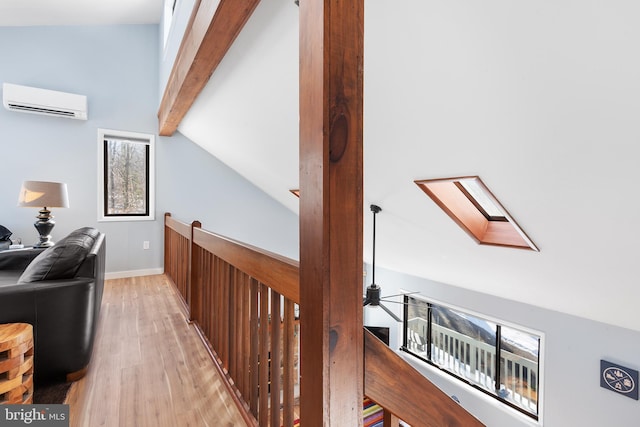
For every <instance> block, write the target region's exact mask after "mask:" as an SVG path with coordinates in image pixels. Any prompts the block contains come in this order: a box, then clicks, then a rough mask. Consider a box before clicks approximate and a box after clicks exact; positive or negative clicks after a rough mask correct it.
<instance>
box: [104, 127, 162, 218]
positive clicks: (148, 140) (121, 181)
mask: <svg viewBox="0 0 640 427" xmlns="http://www.w3.org/2000/svg"><path fill="white" fill-rule="evenodd" d="M98 171H99V172H98V220H99V221H135V220H153V219H154V217H155V216H154V215H155V203H154V176H155V173H154V136H153V135H148V134H142V133H134V132H122V131H113V130H106V129H98Z"/></svg>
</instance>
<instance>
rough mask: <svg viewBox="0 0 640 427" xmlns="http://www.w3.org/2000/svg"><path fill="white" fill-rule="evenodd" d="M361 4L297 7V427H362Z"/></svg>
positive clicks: (315, 1) (349, 0)
mask: <svg viewBox="0 0 640 427" xmlns="http://www.w3.org/2000/svg"><path fill="white" fill-rule="evenodd" d="M363 31H364V1H363V0H301V1H300V305H301V307H300V322H301V326H300V327H301V335H300V336H301V340H302V341H301V349H300V350H301V360H302V361H303V362H302V364H301V399H300V403H301V423H303V425H304V426H305V427H312V426H313V427H315V426H335V427H338V426H340V427H343V426H354V427H357V426H362V394H363V336H362V268H363V264H362V221H363V219H362V218H363V210H362V209H363V208H362V206H363V196H362V186H363V165H362V162H363V160H362V155H363V154H362V153H363V150H362V144H363V136H362V135H363V132H362V127H363V119H362V116H363V51H364V48H363V45H364V43H363Z"/></svg>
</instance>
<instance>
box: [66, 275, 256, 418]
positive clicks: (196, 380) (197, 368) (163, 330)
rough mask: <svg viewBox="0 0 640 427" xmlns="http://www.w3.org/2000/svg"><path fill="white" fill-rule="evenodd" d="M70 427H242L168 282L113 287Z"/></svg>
mask: <svg viewBox="0 0 640 427" xmlns="http://www.w3.org/2000/svg"><path fill="white" fill-rule="evenodd" d="M67 402H68V403H69V404H70V413H71V423H70V425H71V426H72V427H74V426H77V427H97V426H107V427H117V426H122V427H124V426H135V427H147V426H149V427H156V426H167V427H177V426H179V427H186V426H194V427H204V426H211V427H228V426H244V425H245V423H244V422H243V420H242V417H241V416H240V413H239V411H238V409H237V407H236V406H235V404H234V403H233V401H232V400H231V398H230V397H229V395H228V392H227V390H226V388H225V386H224V384H223V383H222V381H221V379H220V377H219V376H218V374H217V372H216V370H215V368H214V366H213V362H212V361H211V359H210V358H209V356H208V355H207V352H206V351H205V349H204V347H203V345H202V343H201V342H200V340H199V338H198V336H197V334H196V332H195V330H194V328H193V327H192V326H189V325H188V324H187V322H186V321H185V317H184V313H183V312H182V310H181V308H180V305H179V303H178V300H177V296H176V293H175V292H174V289H173V287H172V285H171V284H170V283H169V282H168V280H167V279H166V278H165V276H162V275H160V276H144V277H134V278H127V279H117V280H108V281H106V282H105V291H104V296H103V301H102V312H101V319H100V323H99V325H98V333H97V336H96V342H95V346H94V352H93V358H92V361H91V364H90V366H89V371H88V373H87V375H86V376H85V377H84V378H83V379H82V380H80V381H78V382H76V383H74V384H73V386H72V388H71V390H70V392H69V395H68V397H67Z"/></svg>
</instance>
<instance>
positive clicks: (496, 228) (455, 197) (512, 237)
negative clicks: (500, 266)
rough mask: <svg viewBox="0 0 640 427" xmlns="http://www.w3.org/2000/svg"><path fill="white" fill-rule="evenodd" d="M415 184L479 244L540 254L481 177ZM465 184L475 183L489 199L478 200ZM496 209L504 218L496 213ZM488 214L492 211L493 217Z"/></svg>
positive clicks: (465, 177) (423, 181)
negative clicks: (526, 250)
mask: <svg viewBox="0 0 640 427" xmlns="http://www.w3.org/2000/svg"><path fill="white" fill-rule="evenodd" d="M414 182H415V183H416V184H417V185H418V187H420V189H421V190H422V191H424V192H425V194H427V196H429V197H430V198H431V199H432V200H433V201H434V202H435V203H436V204H437V205H438V206H440V208H441V209H442V210H443V211H445V213H446V214H447V215H449V217H451V219H453V220H454V221H455V222H456V224H458V225H459V226H460V227H461V228H462V229H463V230H464V231H466V232H467V234H469V235H470V236H471V237H472V238H473V239H475V240H476V241H477V242H478V243H479V244H484V245H494V246H507V247H513V248H520V249H528V250H533V251H536V252H538V251H539V249H538V247H537V246H536V245H535V244H534V243H533V241H532V240H531V239H530V238H529V237H528V236H527V234H526V233H525V232H524V231H523V230H522V228H520V226H519V225H518V224H517V223H516V222H515V220H514V219H513V217H512V216H511V215H510V214H509V212H507V210H506V209H505V208H504V206H502V204H501V203H500V202H499V201H498V199H497V198H496V197H495V196H494V195H493V193H492V192H491V191H490V190H489V188H488V187H487V186H486V185H485V184H484V183H483V182H482V180H481V179H480V177H478V176H463V177H457V178H444V179H425V180H417V181H414ZM464 184H472V185H473V188H475V189H476V190H478V191H481V192H482V197H483V198H484V199H486V200H485V201H482V200H478V199H480V198H475V197H474V196H473V195H472V194H471V193H472V191H467V190H466V189H465V187H466V188H469V186H467V185H464ZM487 203H489V205H488V206H487V205H486V204H487ZM483 204H484V205H485V206H486V207H487V209H485V208H484V207H483ZM495 210H498V211H499V212H500V213H501V215H500V214H496V213H495V212H494V211H495ZM487 211H490V212H492V215H489V214H488V213H487Z"/></svg>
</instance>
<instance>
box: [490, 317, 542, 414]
mask: <svg viewBox="0 0 640 427" xmlns="http://www.w3.org/2000/svg"><path fill="white" fill-rule="evenodd" d="M500 338H501V340H500V370H501V375H500V378H501V384H500V389H501V392H500V393H499V394H500V395H501V397H503V398H504V399H505V400H508V401H510V402H511V403H513V404H515V405H518V406H519V407H521V408H523V409H525V410H526V411H528V412H530V413H532V414H537V413H538V352H539V349H540V337H538V336H536V335H532V334H529V333H527V332H523V331H519V330H517V329H513V328H509V327H506V326H502V327H501V332H500Z"/></svg>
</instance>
